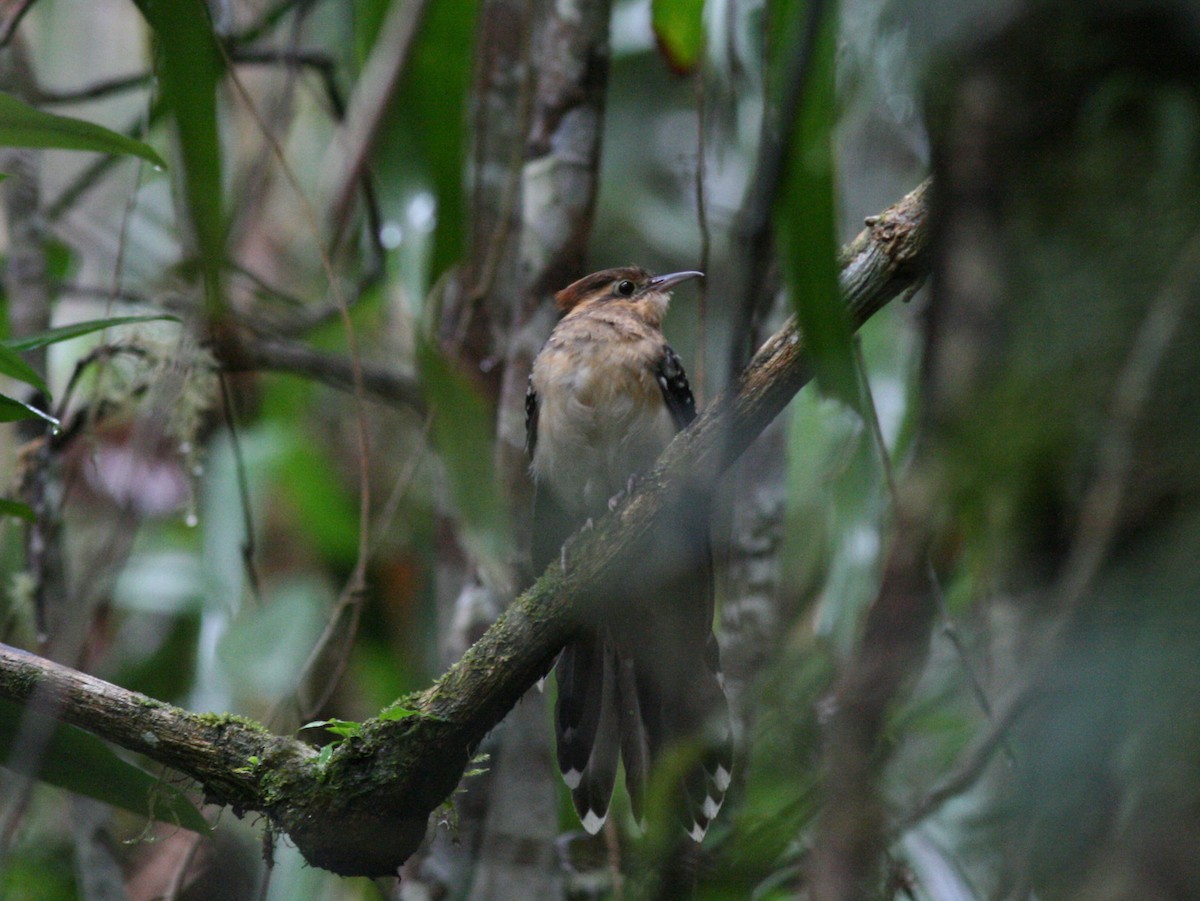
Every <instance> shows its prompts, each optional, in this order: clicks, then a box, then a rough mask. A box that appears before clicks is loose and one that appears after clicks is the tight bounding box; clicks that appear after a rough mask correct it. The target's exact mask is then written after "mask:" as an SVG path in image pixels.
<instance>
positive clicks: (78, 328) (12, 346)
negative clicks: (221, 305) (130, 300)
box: [0, 313, 179, 351]
mask: <svg viewBox="0 0 1200 901" xmlns="http://www.w3.org/2000/svg"><path fill="white" fill-rule="evenodd" d="M159 321H167V322H178V321H179V317H177V316H169V315H167V314H166V313H154V314H152V315H148V316H114V317H112V318H111V319H89V320H87V321H86V322H73V323H71V324H70V325H63V326H59V327H58V328H52V329H47V330H46V331H44V332H38V333H37V334H36V335H26V336H25V337H24V338H11V339H9V340H7V341H3V342H0V347H6V348H8V349H9V350H17V351H25V350H34V349H35V348H38V347H45V346H46V345H48V344H58V343H59V342H61V341H69V340H71V339H72V338H78V337H80V336H81V335H90V334H91V333H92V332H98V331H100V330H101V329H106V328H113V327H114V326H118V325H128V324H130V323H131V322H159Z"/></svg>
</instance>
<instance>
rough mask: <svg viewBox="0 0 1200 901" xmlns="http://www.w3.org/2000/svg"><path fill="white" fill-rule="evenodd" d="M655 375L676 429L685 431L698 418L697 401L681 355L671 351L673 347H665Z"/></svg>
mask: <svg viewBox="0 0 1200 901" xmlns="http://www.w3.org/2000/svg"><path fill="white" fill-rule="evenodd" d="M654 374H655V376H656V377H657V378H658V387H659V388H661V389H662V394H663V400H665V401H666V403H667V409H668V410H670V411H671V419H672V420H674V422H675V428H676V429H677V430H679V431H683V430H684V429H685V428H687V427H688V426H689V425H691V424H692V420H693V419H695V418H696V399H695V398H694V397H693V396H692V386H691V385H689V384H688V380H687V373H686V372H684V371H683V363H681V362H680V361H679V355H678V354H677V353H675V351H674V350H672V349H671V345H669V344H664V345H663V355H662V357H660V358H659V361H658V365H657V366H656V367H655V371H654Z"/></svg>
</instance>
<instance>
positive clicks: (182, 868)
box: [162, 832, 204, 901]
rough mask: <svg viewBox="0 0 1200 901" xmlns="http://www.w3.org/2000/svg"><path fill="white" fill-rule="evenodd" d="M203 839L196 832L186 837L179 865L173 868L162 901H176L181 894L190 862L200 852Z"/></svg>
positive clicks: (190, 866)
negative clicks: (186, 843)
mask: <svg viewBox="0 0 1200 901" xmlns="http://www.w3.org/2000/svg"><path fill="white" fill-rule="evenodd" d="M203 838H204V836H202V835H200V833H198V832H196V833H193V834H192V835H190V836H189V837H188V845H187V848H185V849H184V852H183V853H182V854H181V855H179V863H178V864H176V866H175V872H174V873H172V874H171V881H170V882H169V883H168V884H167V890H166V892H164V893H163V896H162V901H178V898H179V896H180V895H181V894H183V890H184V888H185V887H186V886H185V884H184V883H185V881H186V880H187V874H188V870H190V869H191V868H192V861H194V860H195V859H196V852H197V851H198V850H200V842H201V840H202V839H203Z"/></svg>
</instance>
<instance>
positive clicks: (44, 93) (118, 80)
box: [33, 72, 154, 106]
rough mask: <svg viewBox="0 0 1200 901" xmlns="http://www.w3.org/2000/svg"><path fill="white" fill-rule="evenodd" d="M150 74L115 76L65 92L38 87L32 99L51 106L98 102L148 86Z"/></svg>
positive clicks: (151, 75) (139, 73)
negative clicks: (89, 101) (90, 101)
mask: <svg viewBox="0 0 1200 901" xmlns="http://www.w3.org/2000/svg"><path fill="white" fill-rule="evenodd" d="M153 77H154V76H153V74H152V73H151V72H136V73H134V74H133V75H117V76H115V77H113V78H102V79H100V80H99V81H94V82H92V83H91V84H85V85H83V86H81V87H78V88H70V89H68V90H65V91H56V90H54V89H47V88H41V87H39V88H38V90H37V94H36V96H35V97H34V98H33V99H34V101H35V102H36V103H40V104H45V105H47V106H53V105H55V104H59V103H81V102H83V101H87V100H99V99H101V98H104V97H108V96H110V95H112V94H121V93H124V92H125V91H132V90H135V89H136V88H142V87H145V86H146V85H148V84H150V80H151V79H152V78H153Z"/></svg>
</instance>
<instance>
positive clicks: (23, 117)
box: [0, 92, 167, 169]
mask: <svg viewBox="0 0 1200 901" xmlns="http://www.w3.org/2000/svg"><path fill="white" fill-rule="evenodd" d="M0 146H4V147H53V148H56V149H58V150H91V151H94V152H96V153H108V154H128V155H131V156H136V157H140V158H141V159H144V160H146V161H147V162H148V163H150V164H152V165H154V166H157V167H158V168H160V169H165V168H166V167H167V164H166V163H165V162H164V161H163V158H162V157H161V156H159V155H158V154H157V153H156V152H155V151H154V148H152V147H150V146H149V145H148V144H143V143H142V142H141V141H136V140H134V139H133V138H130V137H127V136H125V135H123V134H118V133H117V132H115V131H110V130H109V129H107V128H105V127H104V126H102V125H96V124H95V123H94V122H87V121H84V120H83V119H74V118H71V117H70V116H58V115H55V114H53V113H45V112H42V111H41V110H39V109H34V108H33V107H32V106H30V105H29V104H27V103H24V102H22V101H20V100H18V99H17V98H16V97H13V96H12V95H11V94H5V93H2V92H0Z"/></svg>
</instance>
